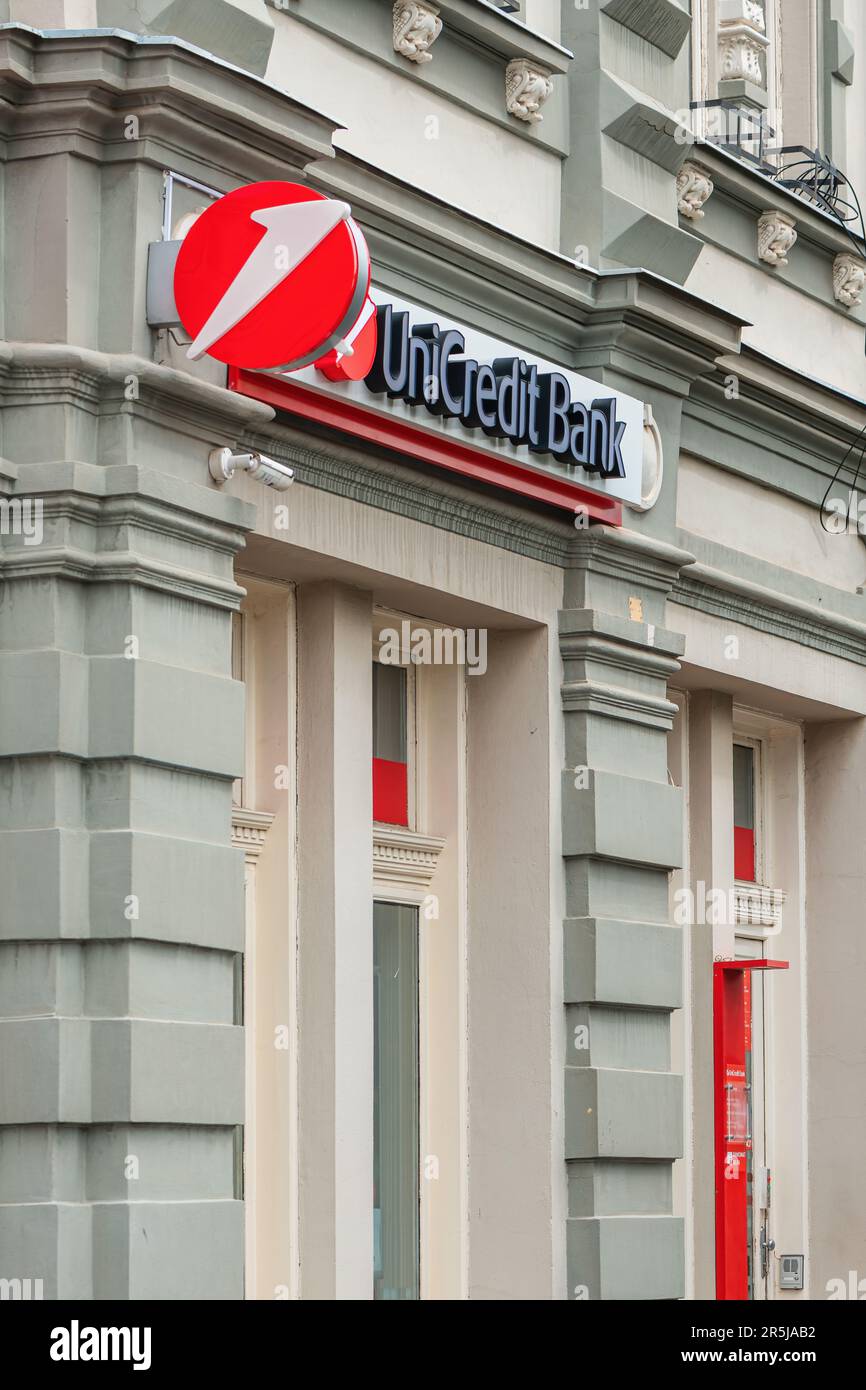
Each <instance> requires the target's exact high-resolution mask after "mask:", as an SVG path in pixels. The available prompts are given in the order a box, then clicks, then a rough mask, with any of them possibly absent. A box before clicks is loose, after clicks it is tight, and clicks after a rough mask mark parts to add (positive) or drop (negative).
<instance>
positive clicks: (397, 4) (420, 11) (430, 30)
mask: <svg viewBox="0 0 866 1390" xmlns="http://www.w3.org/2000/svg"><path fill="white" fill-rule="evenodd" d="M441 33H442V20H441V19H440V18H439V11H438V9H437V8H436V6H435V5H428V4H422V3H421V0H394V52H395V53H399V54H400V55H401V56H402V57H403V58H408V59H409V61H410V62H411V63H429V62H430V61H431V60H432V58H433V54H432V53H431V52H430V49H431V48H432V47H433V45H434V43H435V42H436V40H437V39H438V37H439V35H440V34H441Z"/></svg>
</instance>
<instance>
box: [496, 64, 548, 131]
mask: <svg viewBox="0 0 866 1390" xmlns="http://www.w3.org/2000/svg"><path fill="white" fill-rule="evenodd" d="M552 91H553V79H552V77H551V75H550V73H549V72H548V71H547V69H546V68H542V67H539V65H538V63H533V62H531V61H530V59H529V58H512V60H511V62H510V63H509V64H508V67H507V68H506V69H505V109H506V111H507V112H508V114H509V115H510V116H516V117H517V119H518V120H519V121H528V122H529V123H530V124H533V125H534V124H537V122H538V121H542V120H544V117H543V116H542V114H541V107H542V106H543V105H544V103H545V102H546V101H547V98H548V97H549V96H550V93H551V92H552Z"/></svg>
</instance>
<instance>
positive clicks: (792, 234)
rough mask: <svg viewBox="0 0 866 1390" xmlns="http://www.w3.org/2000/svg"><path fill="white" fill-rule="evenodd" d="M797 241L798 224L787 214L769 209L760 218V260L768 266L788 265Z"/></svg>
mask: <svg viewBox="0 0 866 1390" xmlns="http://www.w3.org/2000/svg"><path fill="white" fill-rule="evenodd" d="M796 240H797V224H796V222H795V221H794V219H793V217H789V216H788V214H787V213H786V212H779V211H778V210H777V209H775V208H769V209H768V210H767V212H762V213H761V216H760V217H759V218H758V259H759V260H761V261H764V262H765V263H766V264H767V265H774V266H778V265H787V264H788V252H789V251H790V250H791V247H792V246H793V245H794V243H795V241H796Z"/></svg>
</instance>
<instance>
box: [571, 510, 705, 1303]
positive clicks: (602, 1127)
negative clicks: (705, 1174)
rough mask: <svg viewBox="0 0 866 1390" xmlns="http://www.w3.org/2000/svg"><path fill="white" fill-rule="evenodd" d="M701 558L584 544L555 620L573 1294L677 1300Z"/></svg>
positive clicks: (652, 546) (606, 534)
mask: <svg viewBox="0 0 866 1390" xmlns="http://www.w3.org/2000/svg"><path fill="white" fill-rule="evenodd" d="M689 560H690V557H689V556H688V555H687V554H685V553H684V552H682V551H679V550H677V549H675V548H674V547H673V546H669V545H665V544H662V543H660V542H652V541H650V540H649V539H648V538H639V537H637V536H635V535H634V534H630V533H628V532H622V533H616V532H614V531H611V530H607V529H605V528H599V529H598V530H595V529H591V530H589V531H587V532H586V533H585V534H583V535H581V536H580V537H579V538H578V539H577V540H576V541H575V544H574V556H573V561H572V565H571V568H570V569H569V570H568V571H567V573H566V581H565V604H566V607H565V608H564V610H563V611H562V613H561V614H560V622H559V643H560V651H561V654H562V660H563V684H562V709H563V718H564V723H565V757H566V766H565V769H564V772H563V782H562V807H563V811H562V814H563V855H564V857H565V873H566V910H567V917H566V920H565V923H564V951H565V958H564V984H565V991H564V992H565V1024H566V1067H565V1158H566V1165H567V1168H568V1190H569V1210H568V1219H567V1261H568V1297H569V1298H572V1299H598V1298H605V1299H638V1298H640V1299H646V1298H679V1297H682V1294H683V1230H682V1222H681V1220H680V1219H679V1218H677V1217H675V1216H674V1215H673V1207H672V1189H671V1167H672V1164H673V1161H674V1160H675V1159H676V1158H678V1157H679V1156H680V1155H681V1153H682V1137H683V1114H682V1081H681V1078H680V1077H679V1076H676V1075H674V1074H673V1073H672V1071H671V1061H670V1015H671V1011H672V1010H673V1009H675V1008H677V1007H679V1006H680V1004H681V1002H682V980H681V955H680V950H681V946H680V930H679V928H678V927H675V926H673V925H671V923H670V915H669V904H668V896H669V895H668V875H669V872H670V870H671V869H672V868H674V867H676V866H678V865H679V864H680V862H681V846H682V804H681V792H680V790H679V789H678V788H676V787H674V786H672V785H671V784H670V779H669V777H668V771H667V733H668V731H669V729H670V727H671V724H672V720H673V716H674V713H675V707H674V705H673V704H672V703H671V702H670V701H669V700H668V698H667V681H668V679H669V678H670V677H671V676H672V675H673V674H674V673H675V672H676V671H677V670H678V669H679V668H678V662H677V657H678V656H679V655H680V654H681V652H682V648H683V643H682V639H681V638H680V637H679V636H678V635H677V634H676V633H674V632H671V631H669V630H668V629H667V628H666V627H665V625H664V612H665V601H666V598H667V594H668V593H669V591H670V588H671V586H672V585H673V583H674V581H675V579H676V576H677V574H678V573H679V570H680V567H681V566H682V565H684V564H687V563H688V562H689Z"/></svg>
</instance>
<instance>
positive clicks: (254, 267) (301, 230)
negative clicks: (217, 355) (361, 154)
mask: <svg viewBox="0 0 866 1390" xmlns="http://www.w3.org/2000/svg"><path fill="white" fill-rule="evenodd" d="M350 216H351V208H350V207H349V204H348V203H341V202H339V201H338V200H337V199H334V198H314V199H311V200H309V201H307V202H303V203H285V204H283V206H282V207H275V208H262V210H261V211H260V212H253V213H251V214H250V219H251V221H253V222H258V223H260V224H261V226H263V227H265V228H266V229H267V230H266V234H265V236H263V237H262V239H261V241H260V242H259V244H258V246H257V247H256V248H255V250H254V251H253V252H251V254H250V255H249V256H248V257H247V259H246V261H245V262H244V264H243V265H242V266H241V268H240V270H239V271H238V273H237V275H236V276H235V278H234V280H233V281H232V283H231V284H230V285H229V287H228V289H227V290H226V292H225V294H224V295H223V297H222V299H221V300H220V301H219V303H218V304H217V306H216V308H215V309H214V310H213V312H212V313H211V315H210V318H209V319H208V320H207V323H205V324H204V326H203V327H202V328H201V329H200V330H199V332H198V334H197V336H196V338H195V341H194V342H193V343H192V344H191V345H190V347H189V348H188V349H187V354H186V355H187V357H191V358H192V359H193V360H195V359H196V358H198V357H202V356H204V354H205V353H206V352H207V351H208V349H209V348H211V347H213V345H214V343H216V342H218V341H219V339H220V338H222V337H223V335H224V334H226V333H228V331H229V329H231V328H234V326H235V324H238V323H240V321H241V319H243V318H246V316H247V314H249V313H250V312H251V310H253V309H255V307H256V305H257V304H261V302H262V300H263V299H265V298H266V297H267V295H269V294H270V293H271V290H275V289H276V288H277V285H280V284H282V282H283V280H285V278H286V276H287V275H291V273H292V271H293V270H295V269H296V268H297V267H298V266H299V265H300V264H301V262H302V261H304V260H306V258H307V256H309V254H310V252H311V251H314V250H315V249H316V247H317V246H318V245H319V243H320V242H322V241H324V240H325V237H326V236H327V235H328V233H329V232H332V231H333V230H334V228H335V227H336V226H337V225H338V224H339V223H340V222H344V221H345V220H346V219H347V218H348V217H350Z"/></svg>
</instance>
